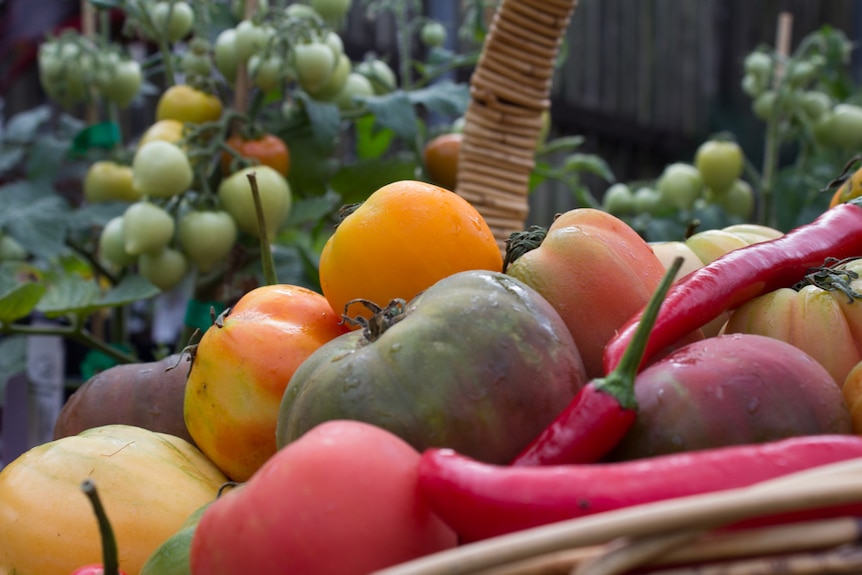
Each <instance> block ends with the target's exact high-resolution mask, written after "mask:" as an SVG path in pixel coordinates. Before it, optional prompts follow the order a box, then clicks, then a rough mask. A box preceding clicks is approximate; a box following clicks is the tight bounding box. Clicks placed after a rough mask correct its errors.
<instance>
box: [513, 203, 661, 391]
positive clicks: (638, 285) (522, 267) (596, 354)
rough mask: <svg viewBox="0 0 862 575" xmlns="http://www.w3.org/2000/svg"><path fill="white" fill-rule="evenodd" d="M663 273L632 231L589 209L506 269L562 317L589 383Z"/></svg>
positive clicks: (562, 221) (559, 224)
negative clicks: (608, 347) (606, 350)
mask: <svg viewBox="0 0 862 575" xmlns="http://www.w3.org/2000/svg"><path fill="white" fill-rule="evenodd" d="M664 272H665V267H664V265H663V264H662V262H661V260H660V259H659V258H658V256H656V254H655V253H654V252H653V250H652V248H651V246H650V245H649V244H648V243H647V242H646V241H645V240H644V239H643V238H642V237H641V236H639V235H638V234H637V232H635V230H634V229H632V228H631V227H630V226H629V225H628V224H626V223H625V222H624V221H623V220H621V219H619V218H617V217H616V216H613V215H611V214H609V213H607V212H605V211H602V210H598V209H592V208H576V209H573V210H569V211H568V212H566V213H564V214H562V215H560V216H558V217H557V218H556V219H555V220H554V221H553V223H552V224H551V225H550V227H549V228H548V230H547V235H546V236H545V238H544V240H543V241H542V242H541V244H540V245H539V246H538V247H536V248H534V249H531V250H529V251H527V252H526V253H524V254H523V255H521V256H520V257H518V258H517V259H515V260H514V262H513V263H512V264H511V265H509V266H508V268H507V270H506V273H508V274H509V275H511V276H513V277H515V278H517V279H520V280H521V281H523V282H524V283H526V284H527V285H529V286H530V287H532V288H534V289H535V290H536V291H538V292H539V293H541V294H542V295H543V296H544V297H545V299H547V300H548V301H549V302H551V304H552V305H553V306H554V307H555V308H556V310H557V311H558V312H559V313H560V315H561V316H562V318H563V320H564V321H565V322H566V325H567V326H568V328H569V331H570V332H571V333H572V336H573V337H574V340H575V343H576V344H577V346H578V350H579V351H580V352H581V357H582V358H583V360H584V366H585V367H586V369H587V376H588V377H589V378H595V377H601V376H603V375H604V371H603V367H602V354H603V352H604V348H605V344H607V342H608V340H610V338H611V337H612V336H613V335H614V333H615V332H616V331H617V330H618V329H619V328H620V326H622V325H623V324H624V323H625V322H626V321H628V319H629V318H630V317H631V316H632V315H634V314H635V313H636V312H638V311H639V310H640V309H641V308H643V307H644V306H645V305H646V303H647V301H649V298H650V296H651V295H652V293H653V291H655V288H656V287H657V286H658V284H659V282H660V281H661V278H662V276H663V275H664Z"/></svg>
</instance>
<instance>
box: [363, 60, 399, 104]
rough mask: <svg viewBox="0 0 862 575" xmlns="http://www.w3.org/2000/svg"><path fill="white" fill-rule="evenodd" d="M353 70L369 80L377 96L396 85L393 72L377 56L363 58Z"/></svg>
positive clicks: (391, 89)
mask: <svg viewBox="0 0 862 575" xmlns="http://www.w3.org/2000/svg"><path fill="white" fill-rule="evenodd" d="M353 71H354V72H356V73H358V74H362V75H363V76H365V77H366V78H368V79H369V80H371V85H372V86H373V87H374V93H375V94H377V95H378V96H379V95H381V94H388V93H389V92H391V91H393V90H394V89H395V88H397V87H398V79H397V77H396V76H395V72H394V71H393V70H392V68H391V67H390V66H389V64H387V63H386V62H384V61H383V60H378V59H377V58H371V59H368V60H364V61H362V62H360V63H359V64H357V65H356V68H355V69H354V70H353Z"/></svg>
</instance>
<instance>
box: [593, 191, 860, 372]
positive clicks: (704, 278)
mask: <svg viewBox="0 0 862 575" xmlns="http://www.w3.org/2000/svg"><path fill="white" fill-rule="evenodd" d="M860 255H862V203H859V204H857V202H856V201H855V200H851V202H849V203H846V204H840V205H838V206H835V207H834V208H831V209H829V210H827V211H826V212H824V213H823V214H821V215H820V216H819V217H818V218H817V219H816V220H814V221H813V222H811V223H809V224H805V225H802V226H799V227H797V228H795V229H793V230H791V231H789V232H788V233H787V234H785V235H783V236H781V237H780V238H776V239H774V240H770V241H768V242H762V243H757V244H752V245H750V246H746V247H743V248H739V249H736V250H733V251H732V252H729V253H727V254H725V255H724V256H723V257H720V258H718V259H717V260H715V261H713V262H712V263H710V264H708V265H706V266H704V267H702V268H700V269H698V270H696V271H694V272H691V273H690V274H689V275H687V276H686V277H684V278H682V279H680V280H679V281H678V282H676V284H675V285H674V286H673V287H672V288H671V290H670V292H668V294H667V297H666V298H665V301H664V306H663V307H662V310H661V313H659V315H658V318H656V320H655V324H654V326H653V330H652V334H651V335H650V340H649V343H648V344H647V348H646V352H645V354H644V357H643V361H642V362H641V363H642V365H645V364H647V363H649V362H650V361H651V360H652V359H653V358H654V357H655V356H656V354H657V353H658V352H659V351H661V350H663V349H665V348H667V347H668V346H670V345H672V344H674V343H675V342H677V341H679V339H680V338H682V337H683V336H685V335H686V334H688V333H690V332H692V331H694V330H696V329H698V328H700V327H701V326H703V325H704V324H706V323H708V322H709V321H711V320H713V319H715V318H716V317H718V316H719V315H721V314H722V313H723V312H725V311H728V310H731V309H733V308H735V307H738V306H739V305H741V304H743V303H745V302H746V301H748V300H750V299H752V298H754V297H757V296H759V295H762V294H764V293H768V292H770V291H773V290H775V289H777V288H780V287H787V286H791V285H793V284H794V283H796V282H797V281H799V280H800V279H801V278H803V277H804V276H805V274H806V273H807V272H808V271H809V270H810V269H811V268H813V267H815V266H819V265H822V264H823V262H824V261H826V259H827V258H830V257H834V258H837V259H844V258H848V257H852V256H860ZM643 313H644V312H639V313H638V314H636V315H635V316H634V317H633V318H632V319H630V320H629V321H628V322H627V323H626V324H625V325H624V326H623V327H622V328H621V329H620V331H619V333H618V334H617V335H616V336H615V337H614V338H612V339H611V341H610V342H608V345H607V346H606V347H605V353H604V369H605V373H609V372H611V371H612V370H614V369H615V368H616V366H617V365H618V364H619V363H620V361H622V358H623V355H624V353H625V350H626V348H627V347H628V345H629V342H630V341H632V340H633V339H634V335H635V332H636V330H637V326H638V324H639V323H640V320H641V317H642V315H643Z"/></svg>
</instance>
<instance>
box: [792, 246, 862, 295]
mask: <svg viewBox="0 0 862 575" xmlns="http://www.w3.org/2000/svg"><path fill="white" fill-rule="evenodd" d="M857 259H859V257H851V258H845V259H843V260H839V259H837V258H827V259H826V261H825V262H823V265H822V266H818V267H815V268H812V269H811V272H810V273H808V274H806V276H805V277H804V278H802V279H801V280H799V281H798V282H797V283H796V284H794V286H793V289H794V290H796V291H799V290H801V289H802V288H804V287H805V286H808V285H813V286H816V287H819V288H820V289H822V290H824V291H840V292H841V293H843V294H844V295H846V296H847V299H848V302H847V303H853V302H855V301H856V300H862V294H860V293H858V292H857V291H855V290H854V289H853V287H852V286H851V285H850V284H851V282H852V281H853V280H856V279H859V274H858V273H856V272H855V271H853V270H849V269H846V268H845V266H846V265H847V263H848V262H851V261H854V260H857Z"/></svg>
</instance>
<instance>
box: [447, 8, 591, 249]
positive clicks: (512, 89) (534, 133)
mask: <svg viewBox="0 0 862 575" xmlns="http://www.w3.org/2000/svg"><path fill="white" fill-rule="evenodd" d="M576 5H577V0H503V1H502V2H501V3H500V5H499V7H498V8H497V11H496V12H495V14H494V18H493V20H492V22H491V26H490V29H489V32H488V36H487V38H486V40H485V44H484V46H483V49H482V53H481V54H480V56H479V62H478V64H477V65H476V69H475V71H474V72H473V75H472V77H471V79H470V102H469V104H468V106H467V112H466V114H465V116H464V119H465V124H464V134H463V140H462V143H461V149H460V153H459V157H458V180H457V184H456V187H455V192H456V193H458V194H459V195H461V196H462V197H463V198H464V199H466V200H468V201H469V202H471V203H472V204H473V205H474V206H475V207H476V209H477V210H479V213H481V214H482V216H483V217H484V218H485V220H486V221H487V222H488V225H489V226H490V228H491V230H492V231H493V233H494V237H495V238H496V239H497V242H498V243H499V244H500V246H501V249H502V248H504V246H505V242H506V240H507V239H508V238H509V235H510V234H511V233H512V232H516V231H520V230H522V229H523V228H524V226H525V222H526V218H527V214H528V212H529V206H528V201H527V192H528V189H529V179H530V172H531V171H532V170H533V167H534V165H535V160H534V153H535V149H536V143H537V141H538V139H539V135H540V133H541V131H542V127H543V123H544V118H543V115H544V114H545V112H546V111H547V110H548V109H549V108H550V91H551V84H552V82H553V76H554V63H555V61H556V59H557V54H558V52H559V47H560V44H561V43H562V40H563V37H564V34H565V31H566V29H567V28H568V25H569V20H570V19H571V15H572V13H573V12H574V9H575V6H576Z"/></svg>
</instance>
